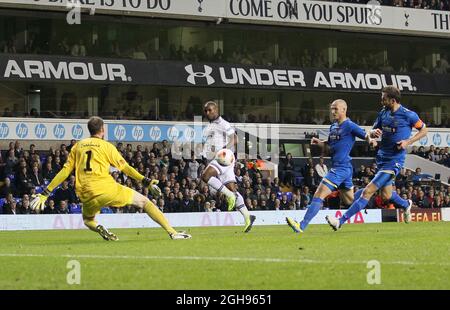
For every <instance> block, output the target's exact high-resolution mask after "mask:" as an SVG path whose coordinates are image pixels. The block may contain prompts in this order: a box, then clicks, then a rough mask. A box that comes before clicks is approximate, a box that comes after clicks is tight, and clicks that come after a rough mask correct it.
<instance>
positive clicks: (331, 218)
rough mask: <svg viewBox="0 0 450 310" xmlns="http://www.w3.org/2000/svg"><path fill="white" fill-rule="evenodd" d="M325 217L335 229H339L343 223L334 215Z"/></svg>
mask: <svg viewBox="0 0 450 310" xmlns="http://www.w3.org/2000/svg"><path fill="white" fill-rule="evenodd" d="M325 219H326V220H327V222H328V224H329V225H330V226H331V228H333V230H334V231H337V230H338V229H340V228H341V223H340V222H339V219H337V218H335V217H334V216H332V215H330V216H328V215H327V216H325Z"/></svg>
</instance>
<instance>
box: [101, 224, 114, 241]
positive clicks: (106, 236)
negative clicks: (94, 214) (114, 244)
mask: <svg viewBox="0 0 450 310" xmlns="http://www.w3.org/2000/svg"><path fill="white" fill-rule="evenodd" d="M97 232H98V234H99V235H100V236H101V237H102V238H103V239H105V240H106V241H118V240H119V238H117V236H116V235H115V234H113V233H112V232H110V231H109V230H107V229H106V228H105V227H103V226H102V225H98V226H97Z"/></svg>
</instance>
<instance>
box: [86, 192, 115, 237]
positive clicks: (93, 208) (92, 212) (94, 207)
mask: <svg viewBox="0 0 450 310" xmlns="http://www.w3.org/2000/svg"><path fill="white" fill-rule="evenodd" d="M100 209H101V206H99V204H98V203H97V202H96V200H91V201H88V202H86V203H84V204H83V211H82V216H83V222H84V225H86V227H87V228H89V229H90V230H91V231H93V232H96V233H98V234H99V235H100V236H101V237H102V238H103V239H104V240H106V241H118V240H119V238H117V236H116V235H115V234H114V233H112V232H110V231H108V229H106V228H105V227H103V226H102V225H99V224H98V223H97V221H96V220H95V216H96V214H98V213H100Z"/></svg>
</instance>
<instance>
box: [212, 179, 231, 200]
mask: <svg viewBox="0 0 450 310" xmlns="http://www.w3.org/2000/svg"><path fill="white" fill-rule="evenodd" d="M208 185H209V186H210V187H212V189H214V190H216V191H217V192H218V193H222V194H224V195H225V196H227V197H234V193H233V192H232V191H230V190H229V189H228V188H227V187H226V186H225V185H223V184H222V182H220V180H219V179H218V178H216V177H211V178H209V180H208Z"/></svg>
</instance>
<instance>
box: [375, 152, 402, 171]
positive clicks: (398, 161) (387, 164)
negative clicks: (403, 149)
mask: <svg viewBox="0 0 450 310" xmlns="http://www.w3.org/2000/svg"><path fill="white" fill-rule="evenodd" d="M376 162H377V171H378V172H379V171H392V172H393V174H394V175H397V174H398V173H399V172H400V170H402V167H403V164H404V163H405V159H404V158H403V157H402V158H385V157H382V156H380V155H377V158H376Z"/></svg>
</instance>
